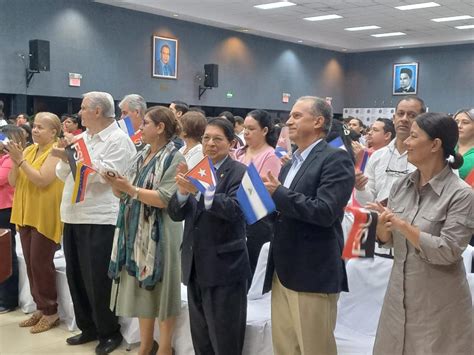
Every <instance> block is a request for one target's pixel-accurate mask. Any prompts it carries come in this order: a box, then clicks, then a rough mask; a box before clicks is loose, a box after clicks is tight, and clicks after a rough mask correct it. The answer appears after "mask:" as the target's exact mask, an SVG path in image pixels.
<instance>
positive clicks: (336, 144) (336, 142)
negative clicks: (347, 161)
mask: <svg viewBox="0 0 474 355" xmlns="http://www.w3.org/2000/svg"><path fill="white" fill-rule="evenodd" d="M328 144H329V145H330V146H331V147H334V148H339V149H342V150H345V151H347V149H346V146H345V145H344V142H343V141H342V138H341V137H337V138H334V139H333V140H332V141H330V142H329V143H328Z"/></svg>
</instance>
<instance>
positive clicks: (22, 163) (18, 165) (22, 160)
mask: <svg viewBox="0 0 474 355" xmlns="http://www.w3.org/2000/svg"><path fill="white" fill-rule="evenodd" d="M25 161H26V159H23V160H22V161H21V162H20V163H19V164H18V167H20V166H21V164H23V163H24V162H25Z"/></svg>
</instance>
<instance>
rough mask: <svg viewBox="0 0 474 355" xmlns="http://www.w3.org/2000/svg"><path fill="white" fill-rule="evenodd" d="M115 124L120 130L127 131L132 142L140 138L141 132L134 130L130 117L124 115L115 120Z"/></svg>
mask: <svg viewBox="0 0 474 355" xmlns="http://www.w3.org/2000/svg"><path fill="white" fill-rule="evenodd" d="M117 125H118V126H119V127H120V129H121V130H122V131H124V132H125V133H127V135H128V136H129V137H130V139H131V140H132V142H133V143H135V144H136V143H138V142H140V141H141V140H142V132H141V131H140V130H138V131H136V132H135V130H134V129H133V124H132V120H131V119H130V117H128V116H125V117H124V118H122V119H121V120H118V121H117Z"/></svg>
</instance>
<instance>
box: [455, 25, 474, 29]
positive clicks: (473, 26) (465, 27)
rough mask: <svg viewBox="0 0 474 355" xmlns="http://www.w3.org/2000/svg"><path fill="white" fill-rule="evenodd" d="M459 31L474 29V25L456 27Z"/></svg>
mask: <svg viewBox="0 0 474 355" xmlns="http://www.w3.org/2000/svg"><path fill="white" fill-rule="evenodd" d="M456 28H457V29H458V30H469V29H471V28H474V25H465V26H456Z"/></svg>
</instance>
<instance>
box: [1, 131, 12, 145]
mask: <svg viewBox="0 0 474 355" xmlns="http://www.w3.org/2000/svg"><path fill="white" fill-rule="evenodd" d="M8 142H10V140H9V139H8V137H7V136H6V135H4V134H3V133H0V143H3V144H7V143H8Z"/></svg>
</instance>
